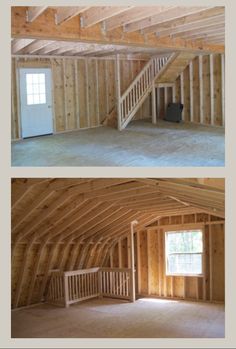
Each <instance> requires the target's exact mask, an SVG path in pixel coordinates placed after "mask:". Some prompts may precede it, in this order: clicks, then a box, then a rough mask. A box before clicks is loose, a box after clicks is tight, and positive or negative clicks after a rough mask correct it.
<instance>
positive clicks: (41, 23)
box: [12, 7, 224, 53]
mask: <svg viewBox="0 0 236 349" xmlns="http://www.w3.org/2000/svg"><path fill="white" fill-rule="evenodd" d="M92 9H94V8H90V9H88V10H86V11H85V12H83V13H82V14H80V16H81V18H83V19H82V22H83V25H84V26H85V25H86V23H87V25H90V24H88V23H92V22H86V18H87V17H86V13H87V11H91V10H92ZM95 9H96V11H94V16H95V17H96V20H93V23H94V21H95V22H97V21H99V20H100V22H97V23H96V24H91V28H90V27H88V28H87V27H83V28H82V27H81V25H80V22H79V21H78V18H76V17H73V18H71V19H70V20H68V21H66V22H64V23H63V25H61V26H58V25H56V24H55V20H54V14H55V10H54V9H52V8H49V9H47V11H45V12H44V13H43V14H42V15H41V16H40V17H39V18H38V19H37V21H36V22H33V23H30V22H26V21H25V18H24V16H23V13H24V7H13V8H12V37H13V38H16V39H20V38H22V39H37V40H54V41H74V42H81V43H83V42H84V43H91V44H99V45H104V44H108V43H109V44H110V45H121V46H125V45H126V46H130V47H131V46H132V47H141V48H143V49H144V48H155V49H156V50H157V49H159V50H160V49H162V50H163V49H167V50H177V51H179V50H184V51H186V50H191V51H192V52H193V51H195V52H198V53H200V52H219V53H221V52H223V51H224V47H222V46H221V45H219V46H218V45H212V44H209V45H208V44H205V43H204V44H203V43H202V44H201V45H199V43H195V42H194V41H191V42H189V41H187V40H185V39H183V38H178V39H174V40H173V39H172V38H170V37H161V38H158V37H156V35H155V34H150V35H148V37H146V36H144V35H143V34H142V33H140V32H137V30H138V29H141V28H139V27H138V29H137V28H136V29H135V28H134V25H135V24H136V25H137V23H139V22H140V21H142V26H141V27H142V28H147V27H149V26H150V25H151V24H154V23H155V24H156V23H160V22H161V21H162V22H163V21H164V20H165V21H166V20H167V19H168V18H169V19H173V18H175V19H177V18H179V17H181V16H180V13H181V14H182V17H183V16H184V13H188V14H190V13H193V12H197V11H200V10H201V9H202V8H200V7H199V8H198V10H197V9H196V8H188V12H187V10H186V9H185V8H181V9H178V8H172V9H169V10H166V11H164V12H165V13H166V15H167V13H169V15H168V16H167V18H166V17H165V19H164V14H163V13H164V12H161V13H159V14H157V15H153V16H152V17H148V18H144V19H142V20H140V21H136V22H132V23H128V24H126V25H125V26H124V30H125V32H124V31H123V28H122V27H118V28H116V29H115V31H114V33H113V30H111V31H107V32H104V28H103V27H102V26H101V23H102V21H103V20H105V19H107V18H105V17H106V16H105V14H106V11H104V13H101V11H100V8H99V7H98V8H95ZM114 9H115V7H114V8H113V10H114ZM194 9H195V10H194ZM129 11H130V10H129ZM170 11H172V12H170ZM171 13H172V15H171ZM99 14H100V15H102V17H99V18H98V16H99ZM113 14H114V12H113ZM113 14H112V15H113ZM124 14H125V12H124ZM158 16H159V22H158ZM160 16H161V19H160ZM91 18H92V17H91ZM114 18H115V17H114ZM150 18H151V20H150ZM155 18H156V19H155ZM45 25H47V28H48V30H45ZM131 26H132V28H131ZM133 30H135V31H136V32H130V31H133Z"/></svg>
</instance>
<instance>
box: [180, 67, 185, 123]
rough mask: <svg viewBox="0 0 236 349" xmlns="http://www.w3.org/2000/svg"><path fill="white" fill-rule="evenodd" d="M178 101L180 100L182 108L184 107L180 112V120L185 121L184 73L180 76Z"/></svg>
mask: <svg viewBox="0 0 236 349" xmlns="http://www.w3.org/2000/svg"><path fill="white" fill-rule="evenodd" d="M180 99H181V104H183V106H184V108H183V111H182V118H183V121H185V105H184V73H183V72H182V73H181V74H180Z"/></svg>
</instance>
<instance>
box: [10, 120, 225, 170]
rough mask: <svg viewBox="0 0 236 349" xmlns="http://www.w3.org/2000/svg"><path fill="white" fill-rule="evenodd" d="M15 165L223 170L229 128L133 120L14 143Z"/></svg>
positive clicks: (13, 160)
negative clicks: (121, 128) (123, 124)
mask: <svg viewBox="0 0 236 349" xmlns="http://www.w3.org/2000/svg"><path fill="white" fill-rule="evenodd" d="M12 166H143V167H145V166H148V167H157V166H171V167H172V166H224V129H222V128H216V127H208V126H201V125H193V124H184V123H182V124H176V123H169V122H165V121H159V122H158V124H157V126H154V125H152V124H151V122H150V121H149V122H148V121H134V122H132V123H131V124H130V125H129V126H128V127H127V128H126V129H125V130H124V131H122V132H119V131H117V130H115V129H112V128H107V127H99V128H94V129H88V130H81V131H75V132H70V133H65V134H57V135H54V136H44V137H37V138H31V139H26V140H23V141H20V142H17V143H13V144H12Z"/></svg>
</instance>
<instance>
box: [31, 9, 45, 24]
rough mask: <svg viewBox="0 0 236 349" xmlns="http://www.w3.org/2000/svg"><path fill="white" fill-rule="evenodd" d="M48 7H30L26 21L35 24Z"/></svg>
mask: <svg viewBox="0 0 236 349" xmlns="http://www.w3.org/2000/svg"><path fill="white" fill-rule="evenodd" d="M46 8H47V6H34V7H29V8H28V10H27V12H26V20H27V22H33V21H34V20H35V19H36V18H38V16H40V15H41V14H42V13H43V12H44V11H45V10H46Z"/></svg>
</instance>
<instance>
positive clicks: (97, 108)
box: [11, 58, 151, 140]
mask: <svg viewBox="0 0 236 349" xmlns="http://www.w3.org/2000/svg"><path fill="white" fill-rule="evenodd" d="M145 63H146V61H138V60H134V61H132V60H127V61H125V60H121V90H122V92H123V91H124V90H125V89H126V88H127V87H128V86H129V84H130V83H131V81H132V80H133V79H134V78H135V76H136V75H137V74H138V73H139V71H140V70H141V69H142V67H143V65H144V64H145ZM21 67H34V68H37V67H38V68H51V69H52V79H53V99H54V133H58V132H65V131H71V130H76V129H83V128H90V127H98V126H100V125H101V123H102V121H103V120H104V118H105V116H106V115H107V113H109V112H110V111H111V110H112V109H113V108H114V106H115V103H116V94H115V62H114V60H103V59H95V58H86V59H85V58H84V59H73V58H50V59H48V58H38V59H36V58H29V59H24V58H13V59H12V116H11V120H12V121H11V125H12V127H11V130H12V139H13V140H16V139H20V138H21V134H20V115H19V114H20V113H19V105H20V101H19V88H18V87H17V78H18V74H17V71H18V69H19V68H21ZM150 116H151V100H150V98H148V99H147V100H146V101H145V102H144V103H143V105H142V107H141V108H140V110H139V111H138V112H137V114H136V117H135V118H136V119H141V118H145V117H150Z"/></svg>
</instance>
